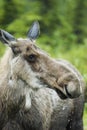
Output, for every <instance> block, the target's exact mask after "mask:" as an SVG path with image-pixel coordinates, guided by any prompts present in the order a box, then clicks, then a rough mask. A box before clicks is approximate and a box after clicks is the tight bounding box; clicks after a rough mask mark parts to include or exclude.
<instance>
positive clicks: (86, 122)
mask: <svg viewBox="0 0 87 130" xmlns="http://www.w3.org/2000/svg"><path fill="white" fill-rule="evenodd" d="M83 122H84V130H87V103H86V104H85V110H84V116H83Z"/></svg>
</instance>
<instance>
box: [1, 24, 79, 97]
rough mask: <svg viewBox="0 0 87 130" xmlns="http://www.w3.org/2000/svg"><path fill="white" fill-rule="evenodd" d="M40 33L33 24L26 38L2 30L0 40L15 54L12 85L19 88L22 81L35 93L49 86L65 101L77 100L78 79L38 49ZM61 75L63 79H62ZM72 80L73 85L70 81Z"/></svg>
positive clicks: (37, 26) (37, 25) (12, 61)
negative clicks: (37, 42)
mask: <svg viewBox="0 0 87 130" xmlns="http://www.w3.org/2000/svg"><path fill="white" fill-rule="evenodd" d="M39 32H40V30H39V23H38V22H34V23H33V25H32V27H31V28H30V30H29V32H28V38H27V39H22V38H20V39H15V38H14V37H13V36H12V35H11V34H9V33H8V32H6V31H4V30H0V40H1V41H2V42H3V43H5V44H7V45H8V46H9V47H10V48H11V50H12V54H13V58H12V60H11V76H12V80H13V81H15V82H14V85H13V86H15V84H16V85H17V87H18V86H22V85H21V84H20V80H21V81H22V84H23V83H24V84H26V85H24V86H27V88H31V89H34V90H36V89H39V88H42V87H49V88H53V89H55V90H56V91H57V92H58V94H59V95H60V94H62V97H63V98H66V97H70V98H74V97H78V96H79V95H80V94H81V89H80V86H79V79H78V77H77V76H76V75H74V74H73V73H71V72H70V69H67V67H65V66H62V67H61V64H59V63H58V62H57V61H56V60H55V59H52V58H51V57H50V56H49V55H47V53H45V52H44V51H43V50H41V49H40V48H39V47H37V46H36V44H35V39H36V38H37V37H38V35H39ZM66 75H68V76H66ZM62 76H63V78H62V80H59V79H61V77H62ZM64 76H65V77H64ZM72 79H73V81H74V82H71V80H72ZM17 81H18V84H19V85H18V84H17ZM59 81H61V82H59ZM74 83H76V84H74ZM77 86H78V87H77ZM73 93H75V94H73Z"/></svg>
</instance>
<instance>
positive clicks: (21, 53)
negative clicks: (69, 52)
mask: <svg viewBox="0 0 87 130" xmlns="http://www.w3.org/2000/svg"><path fill="white" fill-rule="evenodd" d="M6 42H7V41H6ZM8 44H9V46H10V47H11V49H8V50H7V52H6V53H5V55H4V57H3V58H2V59H1V62H0V130H76V129H77V130H83V121H82V116H83V109H84V88H85V83H84V80H83V78H82V76H81V75H80V73H79V72H78V71H77V70H76V69H75V68H74V67H73V66H72V65H71V64H70V63H68V62H67V61H64V60H55V59H52V58H51V57H50V56H49V55H47V54H46V53H45V52H44V51H43V50H41V49H40V48H38V47H37V46H36V45H35V43H34V41H33V40H30V39H17V40H16V41H10V42H9V43H8ZM55 90H56V91H55ZM63 99H64V100H63Z"/></svg>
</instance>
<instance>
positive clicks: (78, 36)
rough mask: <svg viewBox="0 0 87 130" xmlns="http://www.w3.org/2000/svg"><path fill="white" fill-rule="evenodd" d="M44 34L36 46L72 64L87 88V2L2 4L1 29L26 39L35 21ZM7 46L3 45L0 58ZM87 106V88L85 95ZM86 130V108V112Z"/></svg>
mask: <svg viewBox="0 0 87 130" xmlns="http://www.w3.org/2000/svg"><path fill="white" fill-rule="evenodd" d="M35 20H38V21H39V23H40V26H41V34H40V37H39V38H38V40H37V44H38V45H39V46H40V47H41V48H42V49H44V50H45V51H47V52H48V53H50V55H51V56H52V57H55V58H63V59H66V60H69V61H70V62H71V63H72V64H73V65H75V66H76V67H77V68H78V70H79V71H80V72H81V74H82V75H83V77H84V79H85V81H86V84H87V56H86V55H87V52H86V51H87V0H0V28H2V29H5V30H6V31H8V32H10V33H11V34H13V35H14V36H15V37H16V38H17V37H26V34H27V31H28V29H29V27H30V25H31V24H32V22H33V21H35ZM4 51H5V46H4V45H2V44H0V56H2V55H3V53H4ZM85 97H86V98H85V99H86V100H85V101H86V102H87V88H86V92H85ZM84 128H85V130H87V104H86V103H85V110H84Z"/></svg>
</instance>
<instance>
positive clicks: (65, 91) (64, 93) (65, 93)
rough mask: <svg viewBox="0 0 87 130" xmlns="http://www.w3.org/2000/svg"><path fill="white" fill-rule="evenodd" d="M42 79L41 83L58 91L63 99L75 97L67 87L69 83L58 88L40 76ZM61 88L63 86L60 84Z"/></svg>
mask: <svg viewBox="0 0 87 130" xmlns="http://www.w3.org/2000/svg"><path fill="white" fill-rule="evenodd" d="M40 79H41V83H42V84H43V85H45V86H47V88H50V89H53V90H55V91H56V93H57V94H58V96H59V97H60V98H61V99H63V100H64V99H67V98H71V99H72V98H73V97H72V95H71V94H70V93H69V92H68V89H67V85H65V86H64V87H63V89H59V88H56V87H52V86H51V85H50V84H48V83H47V82H46V81H45V80H44V79H42V78H40ZM60 88H62V87H61V86H60Z"/></svg>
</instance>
